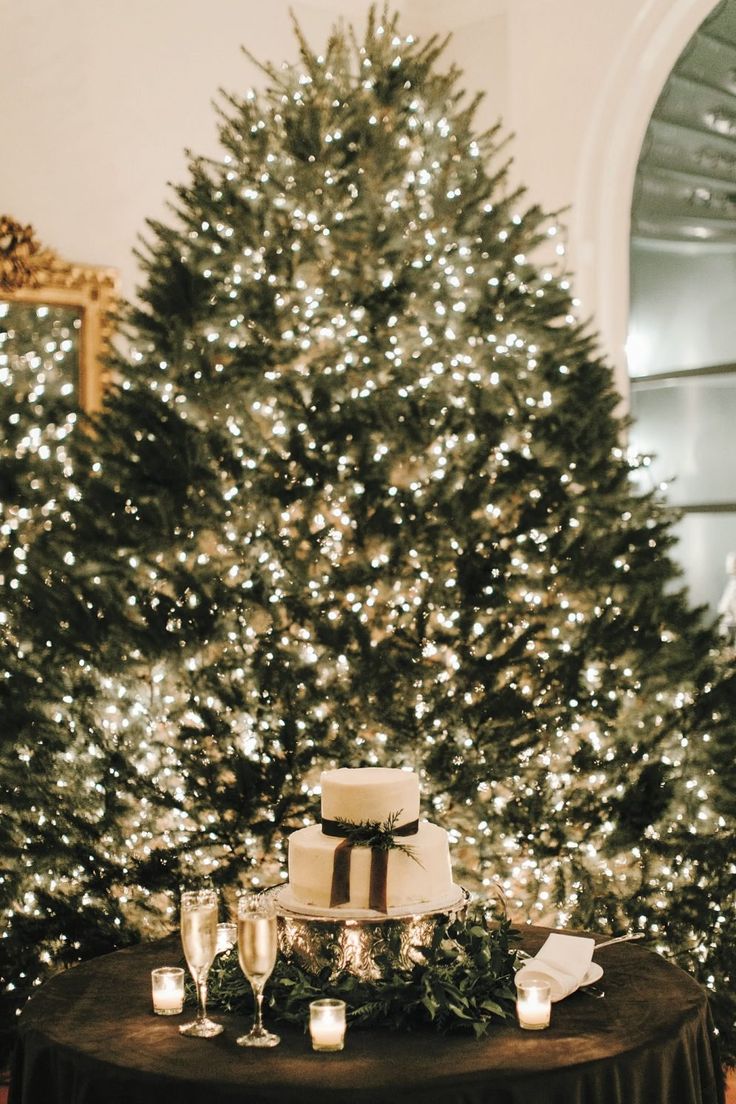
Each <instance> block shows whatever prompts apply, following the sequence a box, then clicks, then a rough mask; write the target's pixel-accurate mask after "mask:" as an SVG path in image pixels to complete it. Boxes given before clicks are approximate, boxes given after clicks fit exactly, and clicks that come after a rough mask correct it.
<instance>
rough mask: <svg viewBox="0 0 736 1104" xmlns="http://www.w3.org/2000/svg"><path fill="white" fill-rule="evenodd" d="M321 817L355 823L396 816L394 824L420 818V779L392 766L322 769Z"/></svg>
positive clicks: (385, 819)
mask: <svg viewBox="0 0 736 1104" xmlns="http://www.w3.org/2000/svg"><path fill="white" fill-rule="evenodd" d="M320 784H321V787H322V819H323V820H347V821H350V822H351V823H354V824H362V823H365V821H378V822H379V824H383V823H384V822H385V821H387V820H388V819H389V818H390V817H396V818H397V820H396V827H397V828H400V827H401V826H402V825H404V824H409V823H410V822H411V821H414V820H417V819H418V818H419V779H418V778H417V776H416V774H414V772H413V771H405V770H395V769H393V768H391V767H341V768H340V769H339V770H331V771H323V772H322V776H321V778H320Z"/></svg>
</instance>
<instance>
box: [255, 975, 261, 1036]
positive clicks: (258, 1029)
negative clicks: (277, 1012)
mask: <svg viewBox="0 0 736 1104" xmlns="http://www.w3.org/2000/svg"><path fill="white" fill-rule="evenodd" d="M253 996H254V997H255V998H256V1022H255V1024H254V1025H253V1031H254V1032H256V1033H257V1034H259V1035H260V1034H261V1033H262V1031H263V986H256V985H254V986H253Z"/></svg>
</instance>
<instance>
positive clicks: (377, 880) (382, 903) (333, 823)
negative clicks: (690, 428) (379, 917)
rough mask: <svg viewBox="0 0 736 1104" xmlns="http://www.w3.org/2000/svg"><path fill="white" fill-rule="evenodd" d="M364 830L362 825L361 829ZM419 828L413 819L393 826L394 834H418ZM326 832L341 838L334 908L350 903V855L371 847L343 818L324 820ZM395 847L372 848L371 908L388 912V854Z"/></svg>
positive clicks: (336, 860) (335, 865)
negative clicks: (354, 850) (361, 848)
mask: <svg viewBox="0 0 736 1104" xmlns="http://www.w3.org/2000/svg"><path fill="white" fill-rule="evenodd" d="M359 831H360V829H359V828H358V832H359ZM418 831H419V821H418V820H410V821H409V822H408V823H407V824H400V825H399V826H398V827H397V828H392V829H391V836H415V835H416V834H417V832H418ZM322 832H323V834H324V835H325V836H338V837H341V842H340V843H338V845H337V847H336V848H335V854H334V856H333V859H332V887H331V890H330V908H337V906H338V905H346V904H347V903H348V901H349V900H350V857H351V855H352V852H353V848H354V847H361V846H362V847H366V846H370V845H369V844H367V843H363V844H361V843H360V841H359V840H356V839H355V835H356V826H355V825H345V824H344V823H342V822H341V821H339V820H323V821H322ZM390 850H391V847H390V845H389V847H386V846H385V845H384V846H381V847H371V872H370V885H369V890H368V907H369V908H372V909H375V910H376V912H388V906H387V904H386V884H387V880H388V853H389V851H390Z"/></svg>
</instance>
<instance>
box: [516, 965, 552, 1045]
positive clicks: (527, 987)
mask: <svg viewBox="0 0 736 1104" xmlns="http://www.w3.org/2000/svg"><path fill="white" fill-rule="evenodd" d="M551 1010H552V999H551V996H550V985H549V980H548V979H547V978H546V977H545V976H544V974H534V973H531V972H529V973H527V974H526V975H525V976H523V977H518V978H517V979H516V1014H517V1016H518V1019H519V1027H523V1028H524V1030H525V1031H541V1030H542V1029H543V1028H545V1027H549V1021H550V1014H551Z"/></svg>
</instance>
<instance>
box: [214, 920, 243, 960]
mask: <svg viewBox="0 0 736 1104" xmlns="http://www.w3.org/2000/svg"><path fill="white" fill-rule="evenodd" d="M237 940H238V928H237V925H236V924H218V925H217V943H216V944H215V954H222V953H223V951H229V950H230V948H231V947H234V946H235V944H236V942H237Z"/></svg>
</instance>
